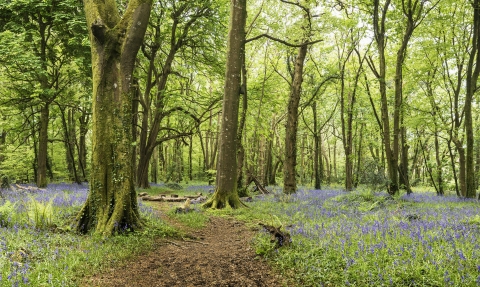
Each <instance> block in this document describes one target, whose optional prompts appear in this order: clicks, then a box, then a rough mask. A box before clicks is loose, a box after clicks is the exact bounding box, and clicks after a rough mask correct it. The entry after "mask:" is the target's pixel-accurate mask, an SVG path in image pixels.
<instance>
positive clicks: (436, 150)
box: [435, 126, 444, 196]
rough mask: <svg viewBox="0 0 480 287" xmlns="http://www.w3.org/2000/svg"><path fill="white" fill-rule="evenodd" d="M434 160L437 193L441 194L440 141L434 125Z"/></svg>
mask: <svg viewBox="0 0 480 287" xmlns="http://www.w3.org/2000/svg"><path fill="white" fill-rule="evenodd" d="M435 161H436V163H437V167H436V168H437V172H436V176H437V186H438V190H437V195H440V196H442V195H443V194H444V191H443V164H442V158H441V157H440V142H439V140H438V128H437V127H436V126H435Z"/></svg>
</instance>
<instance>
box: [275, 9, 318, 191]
mask: <svg viewBox="0 0 480 287" xmlns="http://www.w3.org/2000/svg"><path fill="white" fill-rule="evenodd" d="M281 1H282V2H284V3H288V4H293V5H295V6H298V7H299V8H300V9H302V10H303V12H304V21H305V24H304V26H303V31H302V33H303V36H302V40H301V42H302V44H301V45H300V46H299V47H298V53H297V55H296V57H295V65H294V70H293V77H292V78H293V79H292V84H291V88H290V95H289V100H288V108H287V124H286V127H285V162H284V165H283V192H284V193H287V194H288V193H295V192H296V191H297V180H296V177H295V175H296V169H295V167H296V165H297V129H298V106H299V103H300V96H301V92H302V82H303V66H304V62H305V57H306V56H307V52H308V46H309V44H312V42H310V37H311V33H312V15H311V13H310V9H309V8H308V7H305V6H302V5H300V4H298V3H294V2H289V1H285V0H281Z"/></svg>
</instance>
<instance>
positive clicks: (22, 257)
mask: <svg viewBox="0 0 480 287" xmlns="http://www.w3.org/2000/svg"><path fill="white" fill-rule="evenodd" d="M5 194H6V199H4V200H1V199H0V286H77V285H78V284H79V283H80V281H81V280H82V279H83V278H85V277H88V276H91V275H93V272H102V270H105V269H106V268H108V267H110V266H113V265H118V264H122V262H125V261H126V260H128V259H129V258H131V257H132V256H135V255H136V254H140V253H144V252H146V251H147V250H151V249H152V248H153V247H154V246H153V243H154V240H153V239H154V238H158V237H166V236H177V235H178V232H177V230H175V229H174V228H172V227H170V226H168V225H166V224H165V223H163V222H162V221H160V220H159V218H158V217H157V216H156V215H155V214H154V213H153V212H152V210H151V208H148V207H146V206H145V205H143V204H140V211H141V215H142V218H143V219H144V220H145V222H146V223H147V224H146V227H145V228H144V229H142V230H138V231H136V232H134V233H127V234H124V235H117V236H113V237H107V238H104V237H100V236H91V235H79V234H76V233H74V232H73V231H71V230H72V228H71V224H72V223H73V220H74V218H75V215H76V214H77V213H78V212H79V210H80V207H81V205H82V203H83V202H84V200H85V199H86V195H87V188H86V187H83V188H81V189H79V188H78V187H77V186H74V185H62V186H61V188H57V186H56V185H49V187H48V188H47V189H45V190H40V191H37V192H35V193H32V194H30V195H29V194H26V193H21V192H19V191H7V192H6V193H5Z"/></svg>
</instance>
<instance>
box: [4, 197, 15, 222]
mask: <svg viewBox="0 0 480 287" xmlns="http://www.w3.org/2000/svg"><path fill="white" fill-rule="evenodd" d="M15 211H16V210H15V204H14V203H11V202H10V201H9V200H7V201H5V203H4V204H3V205H2V206H0V226H4V227H6V226H8V225H10V223H11V220H12V217H13V216H15V214H16V212H15Z"/></svg>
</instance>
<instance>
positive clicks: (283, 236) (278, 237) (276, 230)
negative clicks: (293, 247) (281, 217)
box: [258, 223, 292, 247]
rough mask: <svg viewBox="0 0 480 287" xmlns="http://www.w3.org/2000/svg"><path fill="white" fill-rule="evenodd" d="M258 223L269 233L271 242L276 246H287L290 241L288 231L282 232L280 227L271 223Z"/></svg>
mask: <svg viewBox="0 0 480 287" xmlns="http://www.w3.org/2000/svg"><path fill="white" fill-rule="evenodd" d="M258 225H261V226H263V228H265V230H267V231H268V232H269V233H270V234H271V239H270V241H271V242H275V245H276V247H282V246H288V245H290V243H292V239H291V238H290V233H288V232H283V231H281V230H280V228H281V227H275V226H273V225H267V224H263V223H259V224H258Z"/></svg>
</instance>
